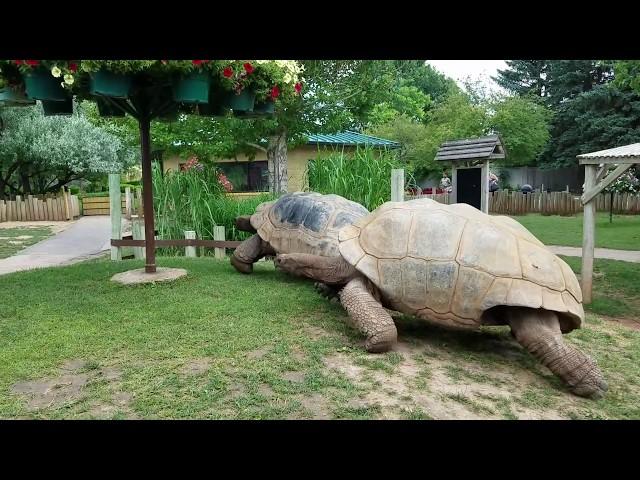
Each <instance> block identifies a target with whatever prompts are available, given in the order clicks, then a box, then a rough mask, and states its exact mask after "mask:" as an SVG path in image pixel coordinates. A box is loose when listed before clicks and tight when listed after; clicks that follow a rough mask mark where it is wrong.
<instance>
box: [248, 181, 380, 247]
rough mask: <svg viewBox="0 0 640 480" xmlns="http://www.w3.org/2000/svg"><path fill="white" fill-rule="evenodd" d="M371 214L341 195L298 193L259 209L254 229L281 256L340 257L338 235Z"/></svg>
mask: <svg viewBox="0 0 640 480" xmlns="http://www.w3.org/2000/svg"><path fill="white" fill-rule="evenodd" d="M368 213H369V211H368V210H367V209H366V208H364V207H363V206H362V205H360V204H359V203H356V202H352V201H350V200H347V199H346V198H343V197H341V196H339V195H322V194H319V193H314V192H295V193H288V194H286V195H283V196H282V197H280V198H279V199H278V200H276V201H273V202H266V203H263V204H261V205H259V206H258V208H257V209H256V213H254V214H253V215H252V216H251V225H252V226H253V227H254V228H255V229H256V230H257V232H258V235H260V237H261V238H263V239H264V240H265V241H267V242H269V243H270V244H271V246H272V247H273V248H274V249H275V250H276V252H278V253H310V254H314V255H321V256H324V257H334V256H338V255H339V252H338V232H339V231H340V229H341V228H342V227H344V226H346V225H349V224H351V223H353V222H355V221H356V220H358V219H359V218H362V217H364V216H365V215H367V214H368Z"/></svg>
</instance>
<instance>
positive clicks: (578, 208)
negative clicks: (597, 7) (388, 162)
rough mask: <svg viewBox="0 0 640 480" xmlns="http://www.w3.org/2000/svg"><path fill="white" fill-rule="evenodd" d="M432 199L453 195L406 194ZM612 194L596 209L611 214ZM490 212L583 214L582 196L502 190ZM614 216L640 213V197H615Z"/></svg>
mask: <svg viewBox="0 0 640 480" xmlns="http://www.w3.org/2000/svg"><path fill="white" fill-rule="evenodd" d="M416 198H431V199H433V200H435V201H436V202H440V203H445V204H447V205H448V204H449V203H450V195H449V194H448V193H440V194H433V195H406V196H405V199H406V200H414V199H416ZM611 201H612V199H611V195H610V194H608V193H604V194H601V195H598V197H597V199H596V200H595V202H596V210H598V211H603V212H608V211H609V207H610V205H611ZM489 212H490V213H498V214H501V215H524V214H527V213H541V214H542V215H575V214H576V213H582V203H580V196H579V195H576V194H573V193H569V192H545V193H528V194H524V193H520V192H508V191H500V192H493V193H491V194H489ZM613 213H618V214H640V195H637V194H636V195H634V194H629V193H622V194H618V193H616V194H614V195H613Z"/></svg>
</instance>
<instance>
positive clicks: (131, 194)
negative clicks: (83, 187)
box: [82, 187, 142, 219]
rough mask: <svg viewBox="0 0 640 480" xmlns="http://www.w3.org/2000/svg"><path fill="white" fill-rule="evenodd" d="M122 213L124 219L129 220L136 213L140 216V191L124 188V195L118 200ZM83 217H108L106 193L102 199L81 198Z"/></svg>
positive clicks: (108, 203) (108, 207) (107, 195)
mask: <svg viewBox="0 0 640 480" xmlns="http://www.w3.org/2000/svg"><path fill="white" fill-rule="evenodd" d="M120 203H121V206H122V213H123V214H124V215H125V216H126V218H129V219H130V218H131V215H132V214H135V213H138V214H139V215H142V190H141V189H140V188H136V189H135V190H133V191H132V190H131V189H130V188H129V187H127V188H126V190H125V193H124V195H121V200H120ZM82 210H83V215H109V214H110V200H109V194H108V193H107V194H106V196H104V197H83V198H82Z"/></svg>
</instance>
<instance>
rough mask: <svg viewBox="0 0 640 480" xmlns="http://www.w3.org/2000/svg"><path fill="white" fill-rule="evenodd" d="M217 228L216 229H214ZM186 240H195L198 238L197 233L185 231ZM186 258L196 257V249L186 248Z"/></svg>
mask: <svg viewBox="0 0 640 480" xmlns="http://www.w3.org/2000/svg"><path fill="white" fill-rule="evenodd" d="M214 228H215V227H214ZM184 238H186V239H190V238H191V239H194V240H195V238H196V232H195V231H193V230H185V232H184ZM184 256H185V257H196V256H197V253H196V247H184Z"/></svg>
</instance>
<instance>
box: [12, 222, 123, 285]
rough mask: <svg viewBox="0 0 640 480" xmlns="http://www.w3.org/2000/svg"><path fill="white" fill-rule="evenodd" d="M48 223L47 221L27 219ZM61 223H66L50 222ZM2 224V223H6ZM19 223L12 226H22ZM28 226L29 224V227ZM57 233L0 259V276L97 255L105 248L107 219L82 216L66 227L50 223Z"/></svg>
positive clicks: (107, 234) (108, 225)
mask: <svg viewBox="0 0 640 480" xmlns="http://www.w3.org/2000/svg"><path fill="white" fill-rule="evenodd" d="M31 223H33V225H36V224H39V225H48V224H50V223H51V222H31ZM54 223H65V224H68V223H69V222H54ZM7 225H8V224H7V223H3V226H7ZM26 225H27V224H26V223H25V222H20V223H19V224H18V225H15V226H26ZM33 225H31V226H33ZM53 228H54V232H55V231H56V229H57V232H58V233H57V234H56V235H54V236H52V237H50V238H47V239H46V240H43V241H42V242H39V243H36V244H35V245H32V246H31V247H28V248H26V249H24V250H22V251H21V252H20V253H19V254H18V255H14V256H12V257H9V258H5V259H3V260H0V275H4V274H7V273H12V272H19V271H22V270H31V269H34V268H44V267H54V266H60V265H69V264H71V263H75V262H78V261H82V260H85V259H88V258H91V257H93V256H95V255H99V254H101V253H102V252H104V251H105V250H108V249H109V238H110V236H111V222H110V219H109V217H108V216H95V217H82V218H80V219H79V220H77V221H76V222H73V224H71V225H70V226H68V228H63V226H61V225H54V226H53Z"/></svg>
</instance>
